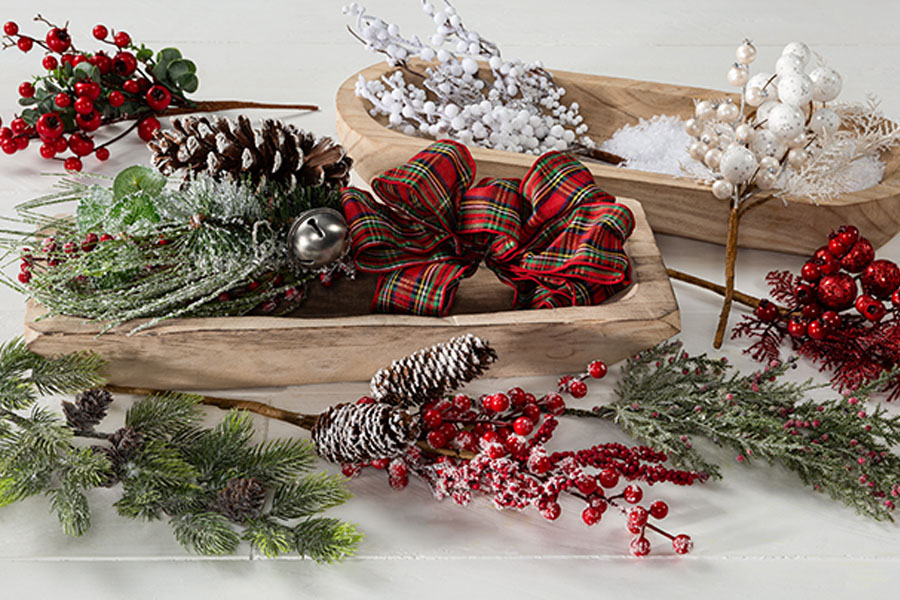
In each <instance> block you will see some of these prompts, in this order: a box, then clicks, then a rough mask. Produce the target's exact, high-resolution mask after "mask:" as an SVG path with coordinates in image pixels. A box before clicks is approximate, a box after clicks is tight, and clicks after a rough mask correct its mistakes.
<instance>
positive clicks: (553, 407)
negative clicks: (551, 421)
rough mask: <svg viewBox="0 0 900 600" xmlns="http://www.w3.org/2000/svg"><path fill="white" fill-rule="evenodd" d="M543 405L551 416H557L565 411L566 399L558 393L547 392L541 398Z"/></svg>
mask: <svg viewBox="0 0 900 600" xmlns="http://www.w3.org/2000/svg"><path fill="white" fill-rule="evenodd" d="M543 404H544V407H545V408H546V409H547V412H548V413H550V414H551V415H553V416H557V417H558V416H559V415H561V414H563V413H564V412H565V411H566V401H565V400H563V397H562V396H560V395H559V394H547V395H546V396H545V397H544V399H543Z"/></svg>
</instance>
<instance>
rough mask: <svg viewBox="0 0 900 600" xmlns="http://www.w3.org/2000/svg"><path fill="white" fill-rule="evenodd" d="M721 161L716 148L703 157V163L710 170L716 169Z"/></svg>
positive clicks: (720, 154)
mask: <svg viewBox="0 0 900 600" xmlns="http://www.w3.org/2000/svg"><path fill="white" fill-rule="evenodd" d="M721 160H722V151H721V150H719V149H718V148H711V149H709V150H707V151H706V154H704V155H703V162H704V163H705V164H706V166H707V167H709V168H710V169H713V170H715V169H718V168H719V162H720V161H721Z"/></svg>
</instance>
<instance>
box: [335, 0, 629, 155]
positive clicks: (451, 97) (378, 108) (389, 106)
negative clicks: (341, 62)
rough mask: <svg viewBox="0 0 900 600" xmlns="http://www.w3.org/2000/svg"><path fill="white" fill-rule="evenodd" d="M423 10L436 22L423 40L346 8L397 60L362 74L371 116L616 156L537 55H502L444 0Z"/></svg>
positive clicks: (485, 141)
mask: <svg viewBox="0 0 900 600" xmlns="http://www.w3.org/2000/svg"><path fill="white" fill-rule="evenodd" d="M422 10H423V11H424V12H425V14H426V15H428V17H429V18H430V19H432V20H433V22H434V24H435V31H434V33H433V34H432V35H431V36H429V37H428V38H427V39H428V41H422V39H420V38H419V36H417V35H413V36H412V37H404V36H403V35H401V34H400V28H399V27H398V26H397V25H395V24H390V23H387V22H386V21H384V20H382V19H381V18H379V17H376V16H373V15H370V14H368V13H367V12H366V9H365V8H364V7H362V6H360V5H359V4H357V3H356V2H353V3H351V4H349V5H348V6H345V7H344V13H345V14H348V15H350V16H351V17H353V18H355V25H356V28H355V30H354V29H352V28H351V29H350V31H351V33H352V34H353V35H354V36H355V37H356V38H357V39H359V41H360V42H362V43H363V44H364V45H365V47H366V48H367V49H368V50H370V51H371V52H379V53H382V54H384V55H385V56H386V57H387V58H386V61H387V62H388V64H390V65H391V66H396V67H399V68H398V69H397V70H396V71H393V72H391V73H389V74H387V75H384V76H382V77H381V78H380V79H377V80H371V81H367V80H366V79H365V78H364V77H363V76H362V75H360V77H359V81H358V82H357V84H356V94H357V95H358V96H361V97H362V98H365V99H366V100H368V101H369V102H370V103H371V104H372V109H371V113H372V114H373V115H384V116H386V117H387V119H388V127H391V128H393V129H397V130H399V131H401V132H403V133H405V134H407V135H422V136H428V137H432V138H442V137H447V138H452V139H454V140H456V141H459V142H462V143H463V144H466V145H469V146H481V147H485V148H493V149H496V150H507V151H510V152H524V153H528V154H535V155H538V154H543V153H544V152H548V151H550V150H558V151H569V152H574V153H576V154H580V155H582V156H587V157H591V158H596V159H599V160H604V161H606V162H613V163H617V162H620V161H621V160H622V159H621V158H619V157H618V156H615V155H613V154H609V153H607V152H602V151H600V150H599V149H597V148H596V145H595V143H594V141H593V140H592V139H591V138H590V137H589V136H588V135H587V132H588V125H587V124H586V123H584V118H583V117H582V116H581V114H580V111H579V106H578V103H577V102H572V103H570V104H565V103H564V102H563V101H562V100H561V99H562V98H563V97H564V96H565V94H566V90H565V89H564V88H563V87H561V86H559V85H557V84H556V83H555V82H554V81H553V75H552V74H551V73H550V72H549V71H547V70H546V69H544V67H543V66H542V65H541V63H540V62H539V61H538V62H534V63H525V62H523V61H521V60H507V59H504V58H503V57H502V56H501V52H500V48H499V47H498V46H497V45H496V44H495V43H493V42H491V41H489V40H487V39H486V38H484V37H482V36H481V35H480V34H479V33H478V32H476V31H472V30H470V29H467V28H466V27H465V25H463V23H462V19H461V18H460V15H459V13H458V12H457V11H456V9H455V8H454V7H453V6H452V5H451V4H450V2H448V1H447V0H442V1H441V2H439V5H438V6H437V7H435V6H434V5H433V4H432V3H431V2H429V1H428V0H423V1H422ZM429 41H430V44H429V43H428V42H429ZM413 59H419V60H420V61H423V62H424V64H423V62H419V63H415V62H411V61H412V60H413ZM482 70H485V71H487V70H489V71H490V76H485V75H482Z"/></svg>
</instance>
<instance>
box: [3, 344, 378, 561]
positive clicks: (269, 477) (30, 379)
mask: <svg viewBox="0 0 900 600" xmlns="http://www.w3.org/2000/svg"><path fill="white" fill-rule="evenodd" d="M102 365H103V361H102V360H100V359H99V357H97V356H95V355H90V354H71V355H68V356H63V357H57V358H44V357H41V356H38V355H36V354H33V353H32V352H29V351H28V349H27V348H26V347H25V344H23V343H22V342H21V340H14V341H12V342H10V343H7V344H4V345H2V346H0V376H2V386H3V389H4V393H3V395H2V397H0V506H4V505H6V504H10V503H12V502H18V501H23V500H25V499H28V498H31V497H33V496H36V495H39V494H42V495H45V496H47V497H48V498H49V504H50V509H51V510H52V511H53V512H54V513H55V514H56V516H57V518H58V519H59V522H60V526H61V527H62V529H63V531H64V532H65V533H66V534H67V535H72V536H81V535H83V534H84V533H86V532H87V531H88V529H89V528H90V526H91V509H90V501H89V497H90V496H91V492H92V490H93V488H97V487H101V486H103V487H109V488H112V487H116V488H120V489H121V495H120V496H119V498H118V500H117V501H116V502H115V508H116V511H117V512H118V513H119V514H120V515H121V516H123V517H127V518H132V519H142V520H153V519H160V518H166V519H168V521H169V524H170V525H171V527H172V532H173V534H174V535H175V538H176V539H177V540H178V542H179V543H181V544H182V545H183V546H185V547H186V548H187V549H189V550H192V551H194V552H198V553H201V554H213V555H218V554H230V553H232V552H234V551H235V550H236V549H237V547H238V545H239V544H240V542H241V540H242V539H243V540H247V541H249V542H250V543H251V544H252V545H253V546H254V547H255V548H256V549H257V550H259V551H260V552H262V553H263V554H265V555H266V556H277V555H279V554H284V553H289V552H297V553H299V554H301V555H305V556H309V557H310V558H313V559H315V560H317V561H320V562H331V561H333V560H339V559H342V558H344V557H346V556H349V555H351V554H353V552H354V551H355V549H356V546H357V545H358V543H359V541H360V539H361V535H360V534H359V533H358V532H357V530H356V528H355V527H354V526H353V525H351V524H349V523H344V522H342V521H340V520H338V519H334V518H325V517H321V516H317V515H318V514H319V513H321V512H323V511H324V510H326V509H328V508H331V507H333V506H336V505H338V504H341V503H343V502H344V501H345V500H347V499H348V498H349V494H348V493H347V491H346V490H345V488H344V486H343V485H342V482H341V481H340V478H339V477H334V476H330V475H327V474H324V473H322V474H315V475H308V474H307V472H308V471H309V470H310V469H311V468H312V466H313V464H314V454H313V451H312V448H311V447H310V446H309V444H307V443H305V442H302V441H299V440H286V439H275V440H270V441H268V442H266V443H262V444H254V443H252V437H253V430H252V421H251V419H250V417H249V415H248V414H247V413H239V412H236V411H231V412H229V413H228V415H227V416H226V417H225V418H224V419H223V420H222V421H221V422H220V423H219V424H217V425H216V426H215V427H212V428H204V427H200V426H199V425H198V422H199V420H200V419H201V417H202V413H201V410H200V406H199V404H200V398H199V397H197V396H194V395H190V394H174V393H173V394H164V395H158V396H151V397H148V398H144V399H142V400H140V401H138V402H136V403H135V404H133V405H132V406H131V407H130V408H129V409H128V410H127V412H126V414H125V424H124V426H123V427H120V428H118V429H116V430H114V431H111V432H103V431H100V430H99V429H98V427H100V426H101V424H102V423H103V422H104V421H105V419H106V417H107V411H108V408H109V406H110V404H111V403H112V401H113V398H112V396H111V395H110V393H109V392H108V391H106V390H103V389H97V388H93V389H88V390H86V391H83V392H81V393H79V394H78V395H77V396H76V397H75V399H74V402H63V413H64V415H65V420H62V419H60V418H59V417H58V416H56V415H55V414H53V412H52V411H50V410H48V409H46V408H43V407H41V406H38V405H36V403H35V402H36V397H37V395H38V394H39V393H47V392H72V391H74V390H77V389H82V388H85V387H88V386H91V385H97V384H99V383H102V378H101V376H100V375H99V370H100V368H101V367H102ZM82 442H90V445H86V444H84V443H82Z"/></svg>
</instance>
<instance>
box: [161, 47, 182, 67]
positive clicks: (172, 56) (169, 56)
mask: <svg viewBox="0 0 900 600" xmlns="http://www.w3.org/2000/svg"><path fill="white" fill-rule="evenodd" d="M179 58H181V51H180V50H179V49H178V48H163V49H162V50H160V51H159V52H157V53H156V62H158V63H160V62H167V63H169V62H172V61H173V60H178V59H179Z"/></svg>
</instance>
